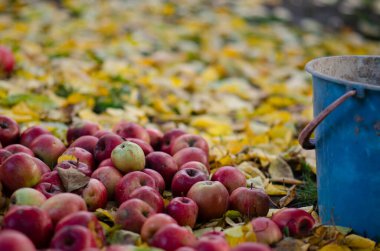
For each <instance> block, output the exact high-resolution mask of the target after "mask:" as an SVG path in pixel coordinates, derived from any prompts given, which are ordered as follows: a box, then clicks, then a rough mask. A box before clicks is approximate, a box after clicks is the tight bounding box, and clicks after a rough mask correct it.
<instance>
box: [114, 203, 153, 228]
mask: <svg viewBox="0 0 380 251" xmlns="http://www.w3.org/2000/svg"><path fill="white" fill-rule="evenodd" d="M154 213H155V212H154V210H153V208H152V207H151V206H149V205H148V203H146V202H144V201H142V200H140V199H130V200H127V201H125V202H124V203H122V204H121V205H120V207H119V209H118V210H117V211H116V217H115V223H116V224H119V225H121V227H122V228H123V229H124V230H128V231H132V232H135V233H140V232H141V228H142V226H143V225H144V222H145V221H146V219H147V218H149V217H150V216H151V215H153V214H154Z"/></svg>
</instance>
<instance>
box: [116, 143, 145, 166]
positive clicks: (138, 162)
mask: <svg viewBox="0 0 380 251" xmlns="http://www.w3.org/2000/svg"><path fill="white" fill-rule="evenodd" d="M111 160H112V163H113V164H114V165H115V167H116V168H117V169H119V170H120V171H121V172H123V173H128V172H132V171H140V170H142V169H144V166H145V155H144V152H143V150H142V149H141V147H140V146H139V145H137V144H135V143H133V142H131V141H125V142H123V143H121V144H120V145H118V146H116V147H115V149H113V150H112V153H111Z"/></svg>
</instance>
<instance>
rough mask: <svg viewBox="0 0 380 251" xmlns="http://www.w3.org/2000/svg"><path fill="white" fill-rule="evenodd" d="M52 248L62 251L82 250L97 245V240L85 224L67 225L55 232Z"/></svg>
mask: <svg viewBox="0 0 380 251" xmlns="http://www.w3.org/2000/svg"><path fill="white" fill-rule="evenodd" d="M50 247H51V248H53V249H54V248H56V249H58V250H61V251H82V250H83V249H85V248H90V247H94V248H95V247H96V241H95V238H94V236H93V235H92V233H91V231H90V230H89V229H87V228H85V227H83V226H78V225H74V226H67V227H64V228H62V229H61V230H59V231H58V232H56V233H55V234H54V237H53V239H52V240H51V243H50Z"/></svg>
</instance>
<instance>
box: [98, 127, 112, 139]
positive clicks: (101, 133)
mask: <svg viewBox="0 0 380 251" xmlns="http://www.w3.org/2000/svg"><path fill="white" fill-rule="evenodd" d="M110 133H111V134H112V133H113V132H111V131H110V130H105V129H100V130H99V131H97V132H96V133H95V134H94V135H93V136H94V137H97V138H98V139H99V138H100V137H102V136H104V135H106V134H110Z"/></svg>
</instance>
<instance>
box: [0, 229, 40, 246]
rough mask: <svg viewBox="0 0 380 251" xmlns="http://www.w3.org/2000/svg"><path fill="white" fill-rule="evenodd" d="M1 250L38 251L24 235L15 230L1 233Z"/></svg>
mask: <svg viewBox="0 0 380 251" xmlns="http://www.w3.org/2000/svg"><path fill="white" fill-rule="evenodd" d="M0 250H4V251H36V248H35V247H34V244H33V242H32V241H31V240H30V239H29V238H28V237H26V236H25V235H24V234H23V233H21V232H19V231H14V230H2V231H0Z"/></svg>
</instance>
